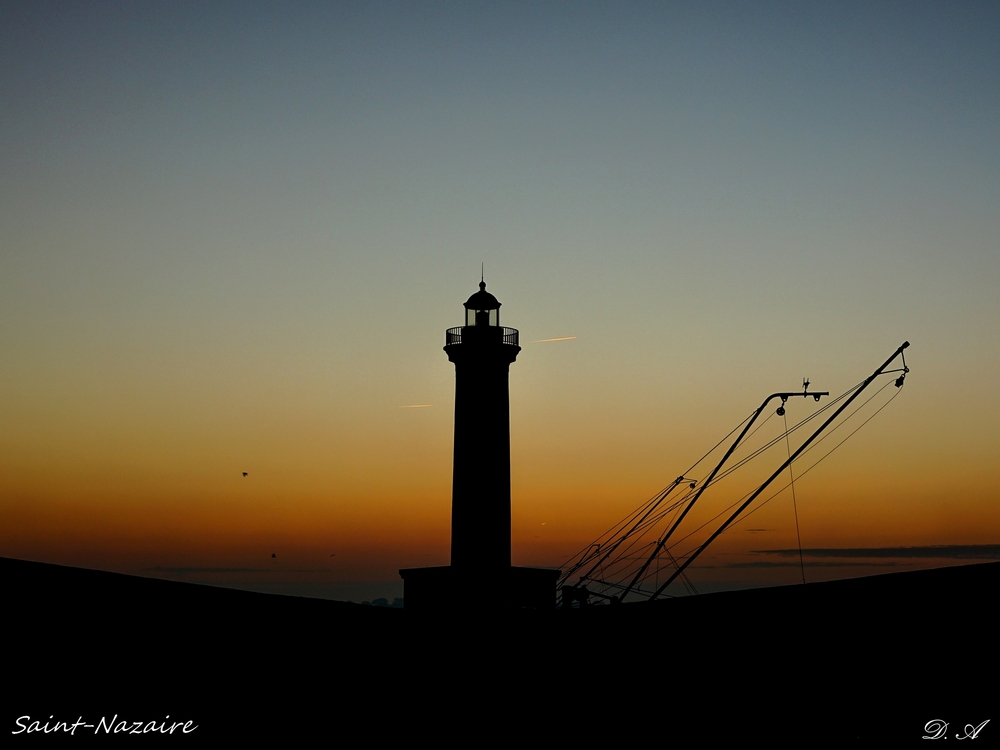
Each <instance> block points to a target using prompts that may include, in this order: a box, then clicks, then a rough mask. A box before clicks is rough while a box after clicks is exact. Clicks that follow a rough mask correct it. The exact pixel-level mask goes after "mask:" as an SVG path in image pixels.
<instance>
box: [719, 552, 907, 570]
mask: <svg viewBox="0 0 1000 750" xmlns="http://www.w3.org/2000/svg"><path fill="white" fill-rule="evenodd" d="M804 552H805V550H803V553H804ZM795 554H796V555H798V550H795ZM901 564H905V563H894V562H878V563H872V562H807V563H805V567H807V568H895V567H898V566H899V565H901ZM719 567H723V568H798V567H799V563H798V562H771V561H770V560H760V561H758V562H744V563H730V564H729V565H721V566H719Z"/></svg>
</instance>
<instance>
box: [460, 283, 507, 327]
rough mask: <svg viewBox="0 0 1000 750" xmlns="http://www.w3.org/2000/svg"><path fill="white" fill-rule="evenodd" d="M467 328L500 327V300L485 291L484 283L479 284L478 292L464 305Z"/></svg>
mask: <svg viewBox="0 0 1000 750" xmlns="http://www.w3.org/2000/svg"><path fill="white" fill-rule="evenodd" d="M465 324H466V325H467V326H498V325H500V300H498V299H497V298H496V297H494V296H493V295H492V294H490V293H489V292H487V291H486V282H485V281H480V282H479V291H478V292H476V293H475V294H473V295H472V296H471V297H469V299H468V301H467V302H466V303H465Z"/></svg>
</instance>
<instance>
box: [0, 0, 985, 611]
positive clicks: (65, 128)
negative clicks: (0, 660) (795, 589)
mask: <svg viewBox="0 0 1000 750" xmlns="http://www.w3.org/2000/svg"><path fill="white" fill-rule="evenodd" d="M998 38H1000V6H998V5H997V4H996V3H988V2H969V3H965V2H949V3H944V2H935V3H922V2H905V3H889V2H885V3H869V2H864V3H849V2H837V3H769V2H759V3H736V2H733V3H712V2H699V3H626V2H616V3H610V2H609V3H582V2H581V3H501V2H492V3H488V4H484V3H432V2H421V3H402V2H400V3H375V2H360V3H348V2H343V3H296V2H285V3H253V2H243V3H212V4H206V3H194V2H150V3H131V2H93V3H85V2H79V3H68V2H53V3H46V2H32V3H12V2H4V3H2V4H0V394H2V398H0V555H2V556H6V557H18V558H24V559H31V560H40V561H46V562H57V563H62V564H71V565H81V566H85V567H94V568H101V569H106V570H116V571H121V572H128V573H140V574H143V575H159V576H162V577H168V578H177V579H180V580H194V581H201V582H210V583H219V584H225V585H235V586H241V587H247V588H258V589H261V590H280V591H286V592H292V593H310V594H316V595H323V596H332V597H336V598H351V599H355V600H358V599H361V598H370V597H372V596H390V597H391V596H392V595H394V594H395V595H397V596H398V595H400V591H401V584H400V582H399V581H398V575H397V573H396V571H397V569H399V568H401V567H410V566H420V565H436V564H447V562H448V545H449V522H450V492H451V458H452V453H451V451H452V445H451V441H452V420H453V406H454V369H453V365H451V364H450V363H449V362H448V359H447V357H446V355H445V354H444V353H443V352H442V350H441V349H442V346H443V345H444V330H445V329H446V328H448V327H450V326H456V325H461V323H462V312H463V311H462V303H463V302H464V301H465V299H466V298H467V297H468V296H469V295H470V294H471V293H472V292H474V291H475V290H476V288H477V287H476V285H477V283H478V282H479V271H480V264H481V263H485V278H486V282H487V284H488V288H489V290H490V291H491V292H493V293H494V294H496V296H497V297H498V298H499V299H500V301H501V302H502V303H503V307H502V311H501V323H502V324H504V325H508V326H513V327H516V328H518V329H520V331H521V341H522V346H523V351H522V352H521V353H520V355H519V357H518V361H517V362H516V363H515V364H514V365H512V367H511V374H510V394H511V435H512V444H511V449H512V472H511V473H512V487H513V501H512V502H513V528H514V532H513V534H514V538H513V557H514V562H515V563H516V564H522V565H545V566H557V565H559V564H561V563H562V562H563V561H564V560H566V558H567V557H569V556H570V555H571V554H572V553H573V552H575V551H576V550H577V549H579V548H580V547H582V546H584V545H586V544H587V543H588V542H589V541H591V540H592V539H594V538H596V537H597V536H598V535H599V534H600V533H602V532H603V531H604V530H605V529H606V528H607V527H609V526H610V525H611V524H613V523H614V522H615V521H617V520H618V519H619V518H621V517H622V516H624V515H625V514H626V513H628V512H629V511H630V510H632V509H633V508H635V507H637V506H638V505H639V504H641V503H642V502H643V501H645V500H646V499H647V498H648V497H650V496H651V495H653V494H654V493H655V492H656V491H657V490H659V489H660V488H661V487H663V486H665V485H667V484H668V483H669V482H670V481H672V480H673V478H674V477H676V476H677V475H678V474H680V473H681V472H683V471H684V470H685V469H686V468H687V467H688V466H689V465H690V464H691V463H693V462H694V461H695V460H696V459H697V458H698V457H699V456H701V454H702V453H704V452H705V451H706V450H707V449H708V448H709V447H710V446H711V445H713V444H714V443H715V442H716V441H717V440H719V439H720V438H721V437H722V436H723V435H725V434H726V433H727V432H728V431H729V430H730V429H732V428H733V427H734V426H735V424H736V423H737V422H739V421H740V420H741V419H743V418H744V417H745V416H747V414H749V412H750V411H751V410H752V409H754V408H755V407H756V406H757V405H758V404H759V403H760V401H761V400H762V398H763V397H764V396H765V395H766V394H768V393H770V392H772V391H776V390H784V389H789V390H794V389H796V388H799V387H800V384H801V382H802V378H803V377H809V378H810V379H811V381H812V383H813V386H815V387H816V388H817V389H822V390H829V391H831V392H833V393H834V394H839V393H841V392H842V391H844V390H845V389H847V388H848V387H850V386H852V385H854V384H855V383H857V382H858V381H860V380H862V379H863V378H864V377H865V376H866V375H868V374H869V373H870V372H871V371H872V370H873V369H874V368H875V367H876V366H877V365H879V364H881V362H882V361H883V360H884V359H885V358H886V357H887V356H889V354H891V353H892V351H894V350H895V349H896V347H898V346H899V345H900V344H901V343H902V342H903V341H904V340H909V341H910V342H911V347H910V349H909V350H908V351H907V364H908V365H909V366H910V367H911V369H912V372H911V373H910V375H908V377H907V381H906V386H905V387H904V388H903V390H902V391H900V395H899V397H898V398H896V399H895V400H894V401H893V402H892V404H891V405H890V406H889V407H887V408H886V409H885V410H884V411H883V412H882V413H880V414H879V415H878V417H877V418H876V419H874V420H873V421H872V422H871V423H870V424H869V425H868V426H866V427H865V429H864V430H862V431H860V432H859V433H858V434H857V435H855V436H854V437H853V438H852V439H851V441H850V442H849V443H847V444H845V445H844V447H843V448H841V449H839V450H838V451H837V452H836V453H835V454H834V455H832V456H831V457H830V458H829V459H828V460H826V461H825V462H824V463H823V465H822V466H821V467H818V468H817V469H816V470H815V471H813V472H811V473H810V474H809V475H808V476H807V477H804V478H803V479H802V481H801V482H799V483H797V484H796V491H797V493H798V495H797V502H798V510H799V516H800V522H801V527H802V543H803V545H804V546H806V547H808V548H834V547H879V548H885V547H898V546H933V545H971V544H979V545H982V544H998V543H1000V460H998V454H1000V389H998V388H997V387H996V385H995V383H994V382H993V377H994V376H995V374H996V373H997V372H998V370H1000V325H998V323H1000V293H998V289H1000V210H998V205H1000V106H998V104H1000V45H998V44H997V39H998ZM573 336H575V337H576V338H573V339H570V338H568V337H573ZM554 338H566V340H562V341H549V342H544V343H529V342H535V341H539V340H542V339H554ZM891 390H893V391H894V390H895V389H891ZM418 404H419V405H429V406H424V407H423V408H401V407H405V406H411V405H418ZM811 408H813V406H812V404H811V402H810V403H809V404H806V403H803V402H799V403H794V404H790V418H791V417H792V416H794V414H793V410H795V409H798V410H799V412H798V415H799V416H800V417H801V416H802V415H804V414H805V413H806V411H805V410H807V409H811ZM781 458H782V456H780V455H779V456H778V457H777V461H778V463H780V459H781ZM772 465H773V466H777V463H775V464H772ZM243 472H247V473H248V476H247V477H243V475H242V473H243ZM772 506H773V507H772ZM767 513H768V514H770V515H768V516H767V518H766V522H762V523H760V524H757V522H756V521H755V522H754V524H756V525H755V528H758V527H759V528H760V529H764V530H763V531H755V532H754V533H752V534H745V533H743V532H741V531H739V530H734V531H733V532H730V533H727V534H726V535H725V536H724V537H723V538H721V539H720V540H719V543H718V544H719V547H718V552H717V553H716V554H714V556H713V555H709V556H706V559H705V560H704V563H705V567H704V568H703V569H701V572H700V573H699V569H698V568H692V570H691V578H692V580H695V581H698V580H706V581H708V580H710V579H711V580H715V581H717V582H721V583H720V585H723V584H724V585H752V584H756V583H760V582H762V581H763V579H760V578H755V577H754V576H756V575H758V572H759V570H762V569H763V568H761V569H755V568H753V567H742V568H737V567H730V568H727V567H726V566H727V565H728V564H729V563H727V562H726V561H727V560H729V561H737V562H739V561H742V562H740V564H743V563H745V562H746V560H748V559H751V560H752V559H753V553H754V551H757V550H769V549H770V550H773V549H786V548H788V547H790V546H794V544H795V536H794V521H793V518H792V509H791V506H790V504H788V503H786V504H784V505H781V503H780V502H779V501H778V500H776V501H775V502H774V503H772V504H771V505H769V506H768V510H767ZM764 515H765V514H764V512H763V511H762V513H761V516H762V517H763V516H764ZM741 533H742V534H743V535H742V536H741ZM272 554H273V555H275V557H272ZM947 562H949V561H948V560H946V559H942V560H940V561H939V564H944V563H947ZM734 564H735V563H734ZM908 564H909V563H908ZM710 566H715V567H710ZM768 570H770V571H771V573H770V575H772V576H777V577H773V578H772V579H769V580H773V581H777V582H794V580H795V579H796V576H797V575H798V569H797V568H788V569H787V570H785V569H781V568H773V569H768ZM774 570H779V573H774V572H773V571H774ZM782 570H784V571H785V572H780V571H782ZM841 570H842V572H841V573H840V575H851V574H854V573H855V572H857V571H856V569H854V568H850V567H844V568H842V569H841ZM755 571H758V572H755ZM852 571H853V572H852ZM827 575H832V574H830V573H829V571H828V572H827ZM699 576H701V578H699ZM782 576H784V577H782Z"/></svg>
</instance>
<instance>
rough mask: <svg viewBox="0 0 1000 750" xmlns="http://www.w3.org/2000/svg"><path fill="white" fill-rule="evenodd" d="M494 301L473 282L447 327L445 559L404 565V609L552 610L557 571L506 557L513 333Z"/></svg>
mask: <svg viewBox="0 0 1000 750" xmlns="http://www.w3.org/2000/svg"><path fill="white" fill-rule="evenodd" d="M500 304H501V303H500V301H499V300H498V299H497V298H496V297H494V296H493V295H492V294H491V293H490V292H488V291H486V282H485V280H481V281H480V282H479V291H478V292H475V293H474V294H473V295H472V296H471V297H469V299H468V300H467V301H466V302H465V305H464V307H465V310H464V325H462V326H459V327H456V328H449V329H448V330H447V331H446V332H445V347H444V351H445V353H446V354H447V355H448V359H449V360H450V361H451V362H452V363H453V364H454V365H455V449H454V460H453V464H452V490H451V565H448V566H442V567H433V568H409V569H405V570H401V571H399V573H400V575H401V576H402V577H403V582H404V583H403V585H404V591H403V600H404V607H405V608H406V609H408V610H423V611H428V610H446V609H512V608H513V609H517V608H533V609H551V608H553V607H554V606H555V583H556V579H557V578H558V576H559V571H558V570H552V569H548V568H523V567H512V566H511V564H510V563H511V557H510V531H511V524H510V517H511V505H510V389H509V385H508V383H509V371H510V366H511V365H512V364H513V363H514V361H515V360H516V359H517V355H518V354H519V353H520V351H521V347H520V346H519V345H518V332H517V330H516V329H514V328H506V327H504V326H501V325H500Z"/></svg>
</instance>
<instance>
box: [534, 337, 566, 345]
mask: <svg viewBox="0 0 1000 750" xmlns="http://www.w3.org/2000/svg"><path fill="white" fill-rule="evenodd" d="M575 338H576V336H560V337H559V338H557V339H538V340H537V341H531V342H529V343H531V344H544V343H546V342H548V341H571V340H573V339H575Z"/></svg>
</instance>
